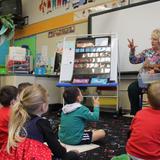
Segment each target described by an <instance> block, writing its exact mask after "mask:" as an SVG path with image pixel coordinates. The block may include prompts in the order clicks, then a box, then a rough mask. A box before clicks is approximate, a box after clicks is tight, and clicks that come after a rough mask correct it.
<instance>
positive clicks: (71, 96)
mask: <svg viewBox="0 0 160 160" xmlns="http://www.w3.org/2000/svg"><path fill="white" fill-rule="evenodd" d="M78 96H79V89H78V88H77V87H68V88H65V90H64V92H63V98H64V101H65V103H66V104H72V103H75V102H76V101H77V97H78Z"/></svg>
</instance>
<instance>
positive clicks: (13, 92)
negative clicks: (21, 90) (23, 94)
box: [0, 86, 18, 107]
mask: <svg viewBox="0 0 160 160" xmlns="http://www.w3.org/2000/svg"><path fill="white" fill-rule="evenodd" d="M17 94H18V89H17V88H16V87H15V86H4V87H2V88H1V89H0V103H1V105H3V106H4V107H5V106H10V103H11V101H12V100H13V99H14V100H16V98H17Z"/></svg>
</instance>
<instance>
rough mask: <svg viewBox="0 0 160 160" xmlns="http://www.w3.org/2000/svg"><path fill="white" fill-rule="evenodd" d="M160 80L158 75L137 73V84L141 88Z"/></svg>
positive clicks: (159, 74)
mask: <svg viewBox="0 0 160 160" xmlns="http://www.w3.org/2000/svg"><path fill="white" fill-rule="evenodd" d="M158 80H160V73H155V74H148V73H139V74H138V84H139V86H140V87H141V88H145V86H146V85H147V84H150V83H153V82H155V81H158Z"/></svg>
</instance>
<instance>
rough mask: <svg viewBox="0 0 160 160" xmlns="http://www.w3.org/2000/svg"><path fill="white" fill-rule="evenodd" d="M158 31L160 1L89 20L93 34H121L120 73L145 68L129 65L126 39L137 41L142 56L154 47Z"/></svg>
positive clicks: (139, 65)
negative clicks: (156, 30) (153, 40)
mask: <svg viewBox="0 0 160 160" xmlns="http://www.w3.org/2000/svg"><path fill="white" fill-rule="evenodd" d="M156 28H160V0H158V1H153V0H150V1H149V2H145V3H144V2H141V3H139V4H138V3H137V4H133V5H130V6H125V7H122V8H116V9H111V10H108V11H105V12H100V13H96V14H93V15H91V16H90V17H89V32H90V33H92V34H102V33H104V34H105V33H116V34H117V35H118V46H119V63H118V65H119V68H120V71H121V72H134V71H138V70H139V69H140V68H141V66H142V64H131V63H130V62H129V48H128V41H127V39H128V38H129V39H131V38H133V39H134V41H135V44H136V45H137V46H138V47H137V48H136V53H139V52H141V51H142V50H144V49H147V48H150V47H151V32H152V31H153V30H154V29H156Z"/></svg>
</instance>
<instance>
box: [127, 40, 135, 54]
mask: <svg viewBox="0 0 160 160" xmlns="http://www.w3.org/2000/svg"><path fill="white" fill-rule="evenodd" d="M136 47H137V46H136V45H135V44H134V40H133V39H131V40H130V39H128V48H130V50H131V52H132V53H134V52H135V48H136Z"/></svg>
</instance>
